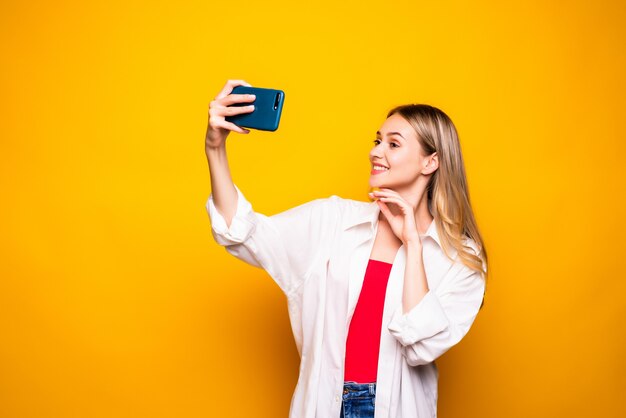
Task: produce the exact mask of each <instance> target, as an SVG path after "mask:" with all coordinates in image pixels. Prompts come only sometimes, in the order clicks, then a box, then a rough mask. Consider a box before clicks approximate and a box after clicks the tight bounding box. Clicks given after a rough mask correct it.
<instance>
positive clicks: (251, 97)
mask: <svg viewBox="0 0 626 418" xmlns="http://www.w3.org/2000/svg"><path fill="white" fill-rule="evenodd" d="M248 98H250V99H256V94H248Z"/></svg>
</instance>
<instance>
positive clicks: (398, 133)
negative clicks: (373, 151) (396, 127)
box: [376, 131, 405, 139]
mask: <svg viewBox="0 0 626 418" xmlns="http://www.w3.org/2000/svg"><path fill="white" fill-rule="evenodd" d="M376 135H380V131H376ZM391 135H399V136H400V138H402V139H405V138H404V137H403V136H402V134H401V133H400V132H387V136H391Z"/></svg>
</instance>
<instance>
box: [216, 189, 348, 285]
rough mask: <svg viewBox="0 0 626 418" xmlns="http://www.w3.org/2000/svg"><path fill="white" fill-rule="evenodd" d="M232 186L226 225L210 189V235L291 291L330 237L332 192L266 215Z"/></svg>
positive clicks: (332, 206) (332, 211)
mask: <svg viewBox="0 0 626 418" xmlns="http://www.w3.org/2000/svg"><path fill="white" fill-rule="evenodd" d="M235 189H236V190H237V209H236V212H235V215H234V217H233V219H232V222H231V224H230V227H227V226H226V221H225V219H224V217H223V216H222V215H221V214H220V213H219V212H218V210H217V208H216V207H215V204H214V202H213V194H212V193H211V194H210V195H209V198H208V200H207V203H206V209H207V213H208V215H209V218H210V220H211V233H212V235H213V238H214V239H215V241H216V242H217V243H218V244H220V245H222V246H224V247H225V248H226V251H228V252H229V253H230V254H232V255H234V256H235V257H237V258H239V259H240V260H242V261H245V262H246V263H248V264H250V265H253V266H255V267H259V268H263V269H264V270H266V271H267V273H268V274H269V275H270V276H271V277H272V278H273V279H274V281H275V282H276V283H277V284H278V286H279V287H280V288H281V290H282V291H283V292H284V293H285V294H286V295H287V296H288V297H289V296H290V295H292V294H293V293H294V292H295V291H297V290H298V288H299V287H300V285H301V284H302V283H303V282H304V281H305V280H306V278H307V277H308V275H309V273H310V270H311V267H312V266H313V265H314V262H315V260H316V259H317V257H318V256H319V255H320V254H321V250H322V248H323V247H324V243H325V242H326V240H327V239H328V236H329V234H330V231H331V228H332V225H333V219H335V217H334V213H335V212H334V208H335V207H336V205H335V199H336V196H331V197H329V198H323V199H316V200H312V201H310V202H307V203H304V204H302V205H299V206H296V207H294V208H291V209H289V210H286V211H284V212H281V213H278V214H276V215H272V216H266V215H263V214H261V213H258V212H255V211H254V210H253V208H252V205H251V204H250V202H249V201H248V200H247V199H246V198H245V197H244V195H243V193H242V192H241V190H239V188H238V187H237V186H236V185H235Z"/></svg>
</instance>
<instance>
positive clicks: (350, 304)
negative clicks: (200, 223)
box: [206, 186, 485, 418]
mask: <svg viewBox="0 0 626 418" xmlns="http://www.w3.org/2000/svg"><path fill="white" fill-rule="evenodd" d="M235 188H236V190H237V195H238V201H237V210H236V213H235V216H234V217H233V220H232V223H231V225H230V228H227V226H226V222H225V220H224V218H223V217H222V216H221V214H220V213H219V212H218V211H217V209H216V207H215V205H214V203H213V195H212V194H211V195H209V199H208V201H207V203H206V209H207V212H208V215H209V217H210V220H211V227H212V229H211V233H212V235H213V237H214V239H215V240H216V241H217V242H218V243H219V244H220V245H223V246H225V247H226V250H227V251H228V252H229V253H230V254H232V255H234V256H235V257H237V258H239V259H241V260H243V261H245V262H247V263H248V264H251V265H253V266H256V267H260V268H263V269H265V270H266V271H267V273H268V274H269V275H270V276H271V277H272V278H273V279H274V280H275V281H276V283H277V284H278V286H279V287H280V288H281V289H282V291H283V292H284V293H285V295H286V296H287V305H288V310H289V318H290V321H291V327H292V331H293V335H294V339H295V342H296V346H297V348H298V353H299V354H300V373H299V377H298V383H297V385H296V389H295V392H294V394H293V397H292V399H291V406H290V412H289V416H290V417H291V418H338V417H339V416H340V407H341V401H342V392H343V383H344V358H345V348H346V338H347V333H348V327H349V325H350V319H351V318H352V314H353V313H354V309H355V306H356V303H357V300H358V297H359V293H360V291H361V286H362V284H363V279H364V277H365V269H366V267H367V264H368V260H369V257H370V254H371V250H372V247H373V244H374V238H375V237H376V232H377V229H378V216H379V212H380V209H379V207H378V206H377V205H376V203H375V202H362V201H356V200H351V199H344V198H341V197H338V196H336V195H333V196H330V197H328V198H322V199H316V200H313V201H310V202H307V203H304V204H302V205H300V206H296V207H294V208H292V209H289V210H286V211H284V212H281V213H278V214H276V215H273V216H269V217H268V216H266V215H263V214H260V213H257V212H255V211H254V210H253V209H252V206H251V204H250V202H248V201H247V200H246V198H245V197H244V196H243V194H242V193H241V191H240V190H239V188H238V187H237V186H235ZM421 238H422V251H423V260H424V269H425V271H426V277H427V281H428V287H429V289H430V290H429V292H428V293H427V294H426V295H425V296H424V297H423V299H422V300H421V301H420V302H419V303H418V304H417V305H416V306H415V307H413V309H411V310H410V311H409V312H407V313H406V314H403V313H402V288H403V283H404V267H405V261H406V248H405V247H404V246H401V247H400V249H399V250H398V252H397V254H396V256H395V259H394V261H393V265H392V268H391V272H390V276H389V280H388V284H387V292H386V295H385V305H384V311H383V328H382V333H381V339H380V354H379V360H378V370H377V382H376V400H375V418H383V417H384V418H391V417H393V418H396V417H397V418H399V417H402V418H427V417H436V416H437V377H438V371H437V367H436V365H435V363H434V360H435V359H436V358H437V357H439V356H440V355H441V354H443V353H444V352H445V351H447V350H448V349H449V348H450V347H452V346H453V345H455V344H456V343H458V342H459V341H460V340H461V338H463V336H465V334H466V333H467V332H468V330H469V328H470V326H471V325H472V322H473V321H474V318H475V317H476V314H477V313H478V310H479V308H480V305H481V302H482V299H483V294H484V290H485V282H484V279H483V278H482V276H481V275H480V274H479V273H478V272H475V271H474V270H471V269H470V268H468V267H466V266H465V265H463V264H462V263H461V262H460V261H455V262H452V261H451V260H450V259H449V258H447V257H446V256H445V254H444V252H443V250H442V249H441V246H440V241H439V236H438V234H437V228H436V225H435V222H434V220H433V222H432V223H431V224H430V227H429V228H428V230H427V231H426V233H425V234H424V235H421ZM466 244H467V245H470V247H471V248H472V249H473V250H474V252H475V253H476V248H477V247H476V244H475V243H474V241H472V240H467V241H466ZM453 258H454V259H455V260H456V253H454V254H453Z"/></svg>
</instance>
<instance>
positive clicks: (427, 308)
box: [388, 262, 485, 366]
mask: <svg viewBox="0 0 626 418" xmlns="http://www.w3.org/2000/svg"><path fill="white" fill-rule="evenodd" d="M484 292H485V280H484V278H483V276H482V274H481V273H480V272H477V271H475V270H472V269H470V268H469V267H467V266H465V265H464V264H462V263H461V262H457V263H455V264H454V265H453V267H452V269H451V270H450V272H449V273H448V277H447V278H444V279H443V281H442V283H441V284H440V285H439V286H438V287H437V289H435V290H432V289H431V290H429V291H428V293H426V295H424V297H423V298H422V300H421V301H420V302H419V303H418V304H417V305H415V306H414V307H413V308H412V309H411V310H410V311H408V312H406V313H402V305H400V306H399V307H398V308H397V309H396V310H395V311H394V313H393V315H392V318H391V321H390V322H389V325H388V330H389V332H390V333H391V334H392V335H393V336H394V337H395V338H396V339H397V340H398V341H399V342H400V344H401V345H402V354H403V355H404V356H405V358H406V360H407V363H408V364H409V365H411V366H419V365H423V364H428V363H431V362H433V361H434V360H435V359H436V358H437V357H439V356H441V355H442V354H443V353H445V352H446V351H447V350H448V349H450V348H451V347H452V346H454V345H455V344H457V343H458V342H459V341H460V340H461V339H462V338H463V337H464V336H465V335H466V334H467V332H468V331H469V329H470V327H471V325H472V323H473V322H474V319H475V318H476V315H477V314H478V311H479V309H480V306H481V304H482V301H483V296H484Z"/></svg>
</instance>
